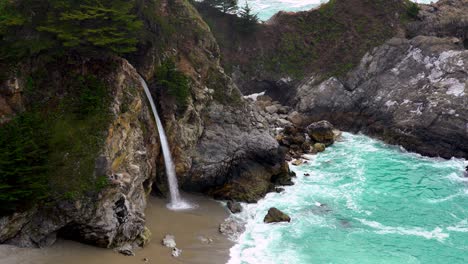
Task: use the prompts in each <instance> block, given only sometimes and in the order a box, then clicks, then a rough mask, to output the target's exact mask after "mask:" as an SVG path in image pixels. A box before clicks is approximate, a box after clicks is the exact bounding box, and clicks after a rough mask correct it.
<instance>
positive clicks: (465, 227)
mask: <svg viewBox="0 0 468 264" xmlns="http://www.w3.org/2000/svg"><path fill="white" fill-rule="evenodd" d="M447 230H450V231H454V232H461V233H468V220H467V219H464V220H462V221H460V222H459V223H457V224H456V225H454V226H449V227H447Z"/></svg>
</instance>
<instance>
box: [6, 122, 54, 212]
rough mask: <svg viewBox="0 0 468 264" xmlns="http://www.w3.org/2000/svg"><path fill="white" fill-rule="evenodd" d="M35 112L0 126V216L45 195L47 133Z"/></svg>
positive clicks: (46, 182)
mask: <svg viewBox="0 0 468 264" xmlns="http://www.w3.org/2000/svg"><path fill="white" fill-rule="evenodd" d="M45 126H46V124H44V123H43V122H42V120H41V118H40V116H39V115H38V114H36V113H33V114H29V113H26V114H23V115H20V116H18V117H16V118H15V119H14V120H12V121H10V122H9V123H8V124H6V125H4V126H2V127H0V216H2V215H6V214H9V213H12V212H14V211H16V210H20V209H23V208H24V207H27V206H28V205H30V204H32V203H34V202H36V201H38V200H41V199H43V198H45V197H46V196H47V190H48V188H47V187H48V180H47V174H46V173H47V169H48V167H47V166H48V164H47V157H48V146H47V141H48V134H47V133H46V127H45Z"/></svg>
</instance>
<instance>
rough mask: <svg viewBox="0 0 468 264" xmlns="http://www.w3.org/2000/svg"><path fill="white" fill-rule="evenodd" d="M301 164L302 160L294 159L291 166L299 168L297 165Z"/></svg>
mask: <svg viewBox="0 0 468 264" xmlns="http://www.w3.org/2000/svg"><path fill="white" fill-rule="evenodd" d="M302 163H303V162H302V160H300V159H296V160H293V162H292V165H294V166H299V165H301V164H302Z"/></svg>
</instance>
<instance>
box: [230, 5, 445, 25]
mask: <svg viewBox="0 0 468 264" xmlns="http://www.w3.org/2000/svg"><path fill="white" fill-rule="evenodd" d="M247 2H248V3H249V5H250V6H251V7H252V9H253V11H254V12H255V13H258V17H259V18H260V20H262V21H266V20H268V19H270V18H271V17H272V16H273V15H274V14H276V13H277V12H279V11H292V12H297V11H305V10H309V9H311V8H314V7H317V6H319V5H320V4H323V3H327V2H328V0H247ZM413 2H417V3H425V4H428V3H431V2H437V1H435V0H432V1H431V0H414V1H413ZM244 3H245V2H244V1H242V0H241V1H239V5H240V6H243V5H244Z"/></svg>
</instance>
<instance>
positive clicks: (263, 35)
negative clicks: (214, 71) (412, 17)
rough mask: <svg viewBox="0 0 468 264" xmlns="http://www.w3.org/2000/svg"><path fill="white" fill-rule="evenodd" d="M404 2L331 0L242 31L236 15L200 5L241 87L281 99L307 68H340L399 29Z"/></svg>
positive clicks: (330, 71) (325, 71) (335, 71)
mask: <svg viewBox="0 0 468 264" xmlns="http://www.w3.org/2000/svg"><path fill="white" fill-rule="evenodd" d="M407 8H408V5H407V3H406V2H405V1H401V0H391V1H364V0H333V1H329V2H328V3H326V4H323V5H321V6H320V7H318V8H316V9H313V10H310V11H304V12H297V13H288V12H279V13H278V14H276V15H275V16H273V17H272V18H271V19H270V20H269V21H267V22H266V23H263V24H258V25H257V26H256V27H255V29H253V30H251V31H250V32H244V31H243V28H241V27H240V26H239V24H240V23H239V18H237V17H236V16H234V15H229V14H222V13H220V12H219V11H217V10H215V9H213V8H209V7H206V6H205V5H199V10H200V12H201V14H202V15H203V17H204V19H205V20H206V21H207V22H208V24H209V25H210V27H211V29H212V30H213V32H214V35H215V37H216V38H217V40H218V42H219V44H220V47H221V53H222V55H223V58H222V63H223V65H224V67H225V68H226V69H227V71H228V72H229V73H231V74H232V77H233V79H234V81H235V83H236V84H237V85H238V86H239V88H240V89H241V91H242V92H243V93H244V94H252V93H258V92H263V91H266V92H267V93H266V94H267V95H269V96H271V97H272V98H273V99H274V100H277V101H280V102H281V103H283V104H284V103H288V100H289V99H292V98H293V97H294V93H295V89H294V86H295V85H297V83H298V82H300V81H301V80H302V79H303V78H304V77H306V76H308V75H309V74H310V73H311V72H314V73H317V74H320V75H324V76H326V77H329V76H335V75H342V74H345V73H346V72H348V71H349V70H350V69H352V68H353V67H355V66H356V65H357V64H358V63H359V60H360V59H361V58H362V56H363V55H364V54H365V53H366V52H367V51H368V50H369V49H371V48H373V47H375V46H378V45H380V44H382V43H383V42H384V41H385V40H386V39H388V38H391V37H392V36H394V35H396V34H403V31H402V27H401V21H403V20H405V19H409V18H408V17H407Z"/></svg>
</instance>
